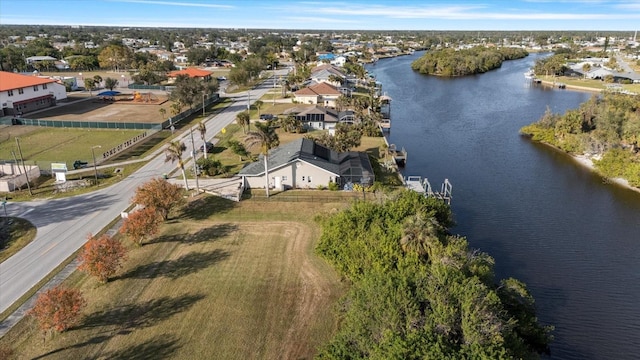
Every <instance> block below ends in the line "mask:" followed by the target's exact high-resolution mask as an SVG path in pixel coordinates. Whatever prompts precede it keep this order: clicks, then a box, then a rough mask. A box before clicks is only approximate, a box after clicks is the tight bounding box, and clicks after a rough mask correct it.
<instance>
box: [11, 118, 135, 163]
mask: <svg viewBox="0 0 640 360" xmlns="http://www.w3.org/2000/svg"><path fill="white" fill-rule="evenodd" d="M20 128H22V127H20ZM29 128H31V129H32V131H30V132H26V133H23V134H20V135H19V137H20V140H19V142H20V147H21V149H22V155H23V157H24V160H25V161H26V162H27V163H31V162H32V161H36V162H38V164H39V165H40V166H45V167H50V163H51V162H66V163H67V167H68V168H69V169H70V170H73V162H74V161H75V160H83V161H86V162H89V163H93V159H92V154H91V148H92V147H93V146H97V145H100V146H102V148H96V149H95V153H96V158H97V159H99V158H100V157H101V156H102V151H107V150H109V149H111V148H114V147H116V146H118V145H120V144H121V143H123V142H125V141H126V140H129V139H131V138H133V137H134V136H136V135H139V134H141V133H142V131H140V130H98V129H73V128H48V127H47V128H44V127H43V128H39V127H29ZM15 131H24V130H23V129H16V127H15V126H10V127H5V128H2V129H0V140H2V142H1V143H0V158H2V159H13V155H12V154H11V151H15V153H16V156H17V157H18V158H19V156H20V155H19V154H18V151H17V145H16V141H15V137H16V136H18V135H17V134H16V133H15Z"/></svg>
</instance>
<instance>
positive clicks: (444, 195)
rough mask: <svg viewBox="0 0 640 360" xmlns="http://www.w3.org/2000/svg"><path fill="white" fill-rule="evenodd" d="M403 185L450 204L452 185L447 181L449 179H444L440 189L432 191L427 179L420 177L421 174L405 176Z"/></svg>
mask: <svg viewBox="0 0 640 360" xmlns="http://www.w3.org/2000/svg"><path fill="white" fill-rule="evenodd" d="M404 183H405V186H406V187H407V188H408V189H410V190H413V191H415V192H417V193H419V194H423V195H424V196H426V197H434V198H437V199H440V200H442V201H445V202H446V203H447V204H448V205H451V199H452V197H453V196H452V190H453V185H451V182H449V179H444V182H443V183H442V186H441V187H440V191H434V190H433V188H432V187H431V183H430V182H429V179H427V178H424V179H423V178H422V177H421V176H407V178H406V179H405V180H404Z"/></svg>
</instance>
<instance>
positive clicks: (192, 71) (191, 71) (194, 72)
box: [167, 68, 212, 81]
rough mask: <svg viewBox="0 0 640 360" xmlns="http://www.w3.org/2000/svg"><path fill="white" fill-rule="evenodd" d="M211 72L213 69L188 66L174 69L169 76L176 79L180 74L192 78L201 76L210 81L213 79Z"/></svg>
mask: <svg viewBox="0 0 640 360" xmlns="http://www.w3.org/2000/svg"><path fill="white" fill-rule="evenodd" d="M211 74H212V73H211V71H207V70H202V69H196V68H186V69H182V70H177V71H172V72H170V73H169V74H168V75H167V77H169V78H170V79H174V80H175V78H177V77H178V76H179V75H187V76H188V77H191V78H200V79H203V80H205V81H209V80H211Z"/></svg>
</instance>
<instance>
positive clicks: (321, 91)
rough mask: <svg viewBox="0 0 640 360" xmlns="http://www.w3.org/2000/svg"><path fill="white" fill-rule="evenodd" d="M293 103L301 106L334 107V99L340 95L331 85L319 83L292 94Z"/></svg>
mask: <svg viewBox="0 0 640 360" xmlns="http://www.w3.org/2000/svg"><path fill="white" fill-rule="evenodd" d="M293 95H294V99H295V101H297V102H299V103H303V104H320V105H324V106H330V107H336V99H338V97H339V96H340V95H342V93H341V92H340V91H339V90H338V89H337V88H335V87H334V86H332V85H329V84H327V83H319V84H316V85H312V86H309V87H306V88H303V89H300V90H298V91H296V92H294V93H293Z"/></svg>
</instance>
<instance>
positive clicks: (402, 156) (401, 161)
mask: <svg viewBox="0 0 640 360" xmlns="http://www.w3.org/2000/svg"><path fill="white" fill-rule="evenodd" d="M388 151H389V155H391V157H393V160H394V161H395V162H396V164H398V166H402V167H404V166H405V165H406V163H407V151H406V150H405V149H404V148H402V150H398V149H397V148H396V145H395V144H389V149H388Z"/></svg>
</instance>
